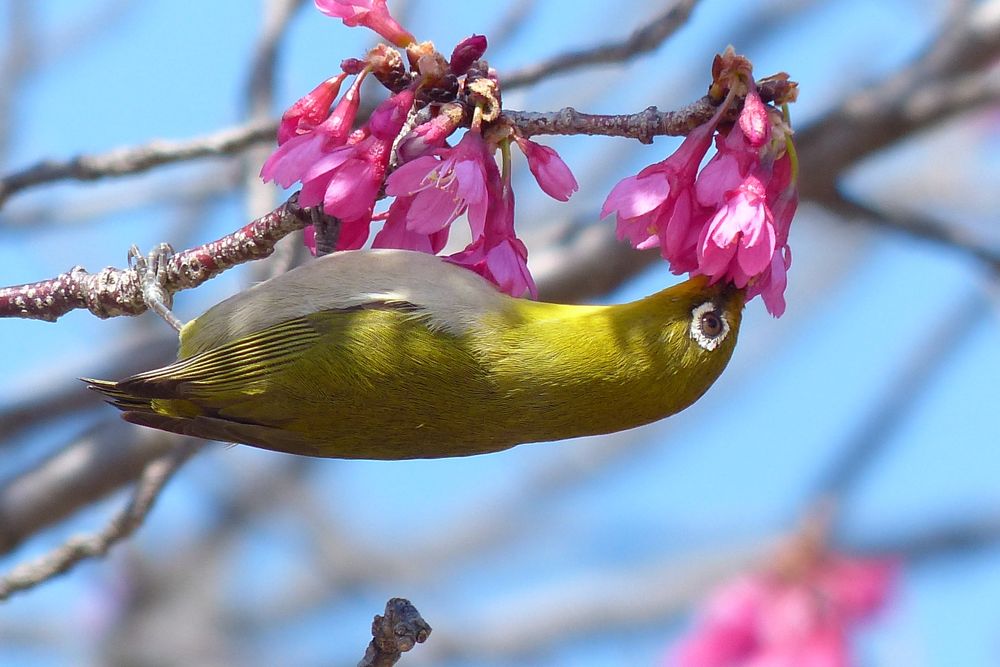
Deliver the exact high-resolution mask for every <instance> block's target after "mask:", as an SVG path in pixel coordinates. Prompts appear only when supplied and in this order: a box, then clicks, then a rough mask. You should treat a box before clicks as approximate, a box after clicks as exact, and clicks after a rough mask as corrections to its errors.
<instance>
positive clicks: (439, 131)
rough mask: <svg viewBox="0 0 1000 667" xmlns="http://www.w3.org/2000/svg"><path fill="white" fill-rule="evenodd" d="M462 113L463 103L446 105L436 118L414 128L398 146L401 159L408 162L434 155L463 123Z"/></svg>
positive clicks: (397, 149) (397, 150)
mask: <svg viewBox="0 0 1000 667" xmlns="http://www.w3.org/2000/svg"><path fill="white" fill-rule="evenodd" d="M462 114H463V111H462V107H461V105H458V104H449V105H445V106H444V107H442V108H441V110H440V112H439V113H438V115H436V116H434V118H431V119H430V120H429V121H427V122H426V123H421V124H420V125H418V126H417V127H415V128H413V130H411V131H410V132H409V133H408V134H407V135H406V136H405V137H403V138H402V139H401V140H400V142H399V145H398V146H397V147H396V152H397V154H398V155H399V159H400V161H402V162H404V163H406V162H410V161H412V160H415V159H417V158H418V157H423V156H425V155H432V154H433V153H434V151H436V150H437V149H438V148H441V147H442V146H444V143H445V140H447V139H448V137H449V136H451V134H452V133H453V132H454V131H455V130H456V129H458V127H459V125H460V124H461V122H462Z"/></svg>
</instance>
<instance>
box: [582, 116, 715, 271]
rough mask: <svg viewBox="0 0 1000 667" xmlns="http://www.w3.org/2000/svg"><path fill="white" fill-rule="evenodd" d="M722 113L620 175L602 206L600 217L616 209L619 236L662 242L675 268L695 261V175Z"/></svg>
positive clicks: (647, 244) (642, 244)
mask: <svg viewBox="0 0 1000 667" xmlns="http://www.w3.org/2000/svg"><path fill="white" fill-rule="evenodd" d="M718 117H719V115H718V114H716V117H715V118H714V119H713V120H712V121H710V122H709V123H706V124H704V125H700V126H698V127H697V128H695V129H694V130H692V131H691V133H690V134H688V136H687V137H686V138H685V139H684V141H683V143H681V145H680V147H679V148H678V149H677V150H676V151H675V152H674V153H673V154H672V155H670V156H669V157H667V158H666V159H665V160H663V161H661V162H657V163H655V164H652V165H650V166H648V167H646V168H645V169H643V170H642V171H640V172H639V173H638V174H636V175H635V176H629V177H628V178H625V179H622V180H621V181H619V182H618V184H617V185H615V187H614V188H613V189H612V190H611V193H610V194H609V195H608V197H607V199H606V200H605V201H604V206H603V207H602V209H601V217H604V216H607V215H610V214H611V213H612V212H615V213H616V214H617V219H618V229H617V232H618V238H619V239H626V238H627V239H628V240H629V241H631V243H632V245H634V246H635V247H636V248H640V249H644V248H654V247H657V246H659V247H660V253H661V254H662V255H663V257H664V259H667V260H668V261H669V262H670V264H671V270H673V271H674V273H683V272H684V271H690V270H692V269H693V268H695V267H696V266H697V260H696V256H695V246H696V243H697V238H698V232H699V231H700V223H701V222H702V218H703V215H702V212H701V211H700V210H699V207H698V205H697V202H696V200H695V196H694V186H695V178H696V176H697V173H698V167H699V165H700V164H701V160H702V158H703V157H704V156H705V153H706V152H707V151H708V148H709V146H711V143H712V135H713V133H714V132H715V126H716V124H717V122H718Z"/></svg>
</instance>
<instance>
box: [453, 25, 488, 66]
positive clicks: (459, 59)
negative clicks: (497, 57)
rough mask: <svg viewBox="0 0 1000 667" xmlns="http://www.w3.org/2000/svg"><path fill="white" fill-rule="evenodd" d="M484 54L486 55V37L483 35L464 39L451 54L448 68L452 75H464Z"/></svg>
mask: <svg viewBox="0 0 1000 667" xmlns="http://www.w3.org/2000/svg"><path fill="white" fill-rule="evenodd" d="M484 53H486V37H485V36H484V35H471V36H469V37H466V38H465V39H463V40H462V41H461V42H459V43H458V45H456V46H455V50H454V51H452V52H451V60H450V61H449V67H450V69H451V71H452V73H453V74H457V75H459V76H461V75H462V74H465V72H466V71H468V69H469V67H470V66H471V65H472V63H474V62H476V61H477V60H479V59H480V58H482V57H483V54H484Z"/></svg>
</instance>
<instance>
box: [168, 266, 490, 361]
mask: <svg viewBox="0 0 1000 667" xmlns="http://www.w3.org/2000/svg"><path fill="white" fill-rule="evenodd" d="M509 302H510V297H508V296H506V295H504V294H502V293H501V292H499V291H497V289H496V288H495V287H494V286H493V285H492V284H490V283H489V282H487V281H486V280H484V279H483V278H481V277H480V276H478V275H476V274H475V273H473V272H472V271H469V270H467V269H464V268H461V267H458V266H455V265H453V264H449V263H448V262H445V261H443V260H442V259H441V258H439V257H435V256H433V255H428V254H425V253H420V252H411V251H407V250H350V251H345V252H338V253H333V254H331V255H327V256H325V257H321V258H319V259H316V260H314V261H312V262H310V263H308V264H306V265H304V266H301V267H299V268H296V269H293V270H291V271H289V272H287V273H284V274H282V275H280V276H277V277H275V278H272V279H271V280H268V281H265V282H263V283H260V284H259V285H256V286H254V287H251V288H250V289H248V290H245V291H243V292H240V293H239V294H236V295H234V296H232V297H230V298H228V299H226V300H225V301H222V302H221V303H219V304H217V305H215V306H213V307H212V308H210V309H209V310H208V311H206V312H205V313H204V314H203V315H201V316H200V317H198V318H196V319H194V320H192V321H191V322H189V323H188V325H187V326H185V327H184V330H183V331H182V332H181V350H180V356H181V357H182V358H184V357H189V356H192V355H194V354H198V353H199V352H203V351H205V350H209V349H212V348H214V347H218V346H219V345H222V344H224V343H226V342H228V341H231V340H234V339H237V338H242V337H245V336H246V335H248V334H250V333H252V332H254V331H259V330H261V329H264V328H267V327H269V326H272V325H274V324H278V323H280V322H284V321H287V320H292V319H295V318H298V317H302V316H305V315H308V314H310V313H314V312H317V311H321V310H346V309H353V308H363V307H368V306H369V305H375V306H376V307H378V304H406V305H407V306H409V307H413V308H415V309H418V310H419V311H420V314H421V315H422V317H423V318H424V320H425V321H426V323H427V326H429V327H430V328H433V329H440V330H443V331H447V332H449V333H453V334H456V335H460V334H462V333H464V332H465V331H467V330H468V329H469V327H471V326H475V324H476V323H478V322H479V321H480V320H481V318H482V317H483V316H484V315H488V314H490V313H497V312H500V311H502V310H503V309H504V308H505V307H506V305H507V304H509Z"/></svg>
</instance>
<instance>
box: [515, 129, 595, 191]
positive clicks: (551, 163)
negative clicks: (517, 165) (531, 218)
mask: <svg viewBox="0 0 1000 667" xmlns="http://www.w3.org/2000/svg"><path fill="white" fill-rule="evenodd" d="M516 140H517V145H518V148H520V149H521V151H522V152H523V153H524V156H525V157H526V158H527V159H528V169H530V170H531V173H532V174H533V175H534V177H535V180H536V181H537V182H538V187H540V188H541V189H542V190H543V191H544V192H545V194H547V195H548V196H550V197H552V198H553V199H558V200H559V201H568V200H569V198H570V196H571V195H572V194H573V193H574V192H576V191H577V190H578V189H579V188H580V186H579V185H577V182H576V178H574V177H573V172H571V171H570V170H569V167H567V166H566V163H565V162H563V159H562V158H561V157H559V153H557V152H556V151H555V149H553V148H549V147H548V146H542V145H541V144H536V143H535V142H534V141H530V140H528V139H523V138H521V137H517V138H516Z"/></svg>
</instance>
